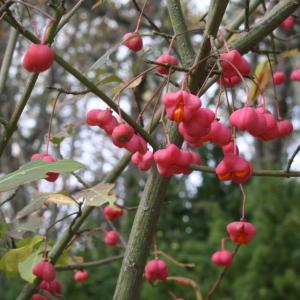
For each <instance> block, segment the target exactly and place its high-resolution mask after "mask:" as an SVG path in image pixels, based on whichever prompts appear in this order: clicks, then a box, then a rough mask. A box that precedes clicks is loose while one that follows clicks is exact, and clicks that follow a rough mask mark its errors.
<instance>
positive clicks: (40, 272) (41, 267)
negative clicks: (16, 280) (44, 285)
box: [32, 260, 55, 282]
mask: <svg viewBox="0 0 300 300" xmlns="http://www.w3.org/2000/svg"><path fill="white" fill-rule="evenodd" d="M32 273H33V275H35V276H37V277H39V278H41V279H43V280H45V281H48V282H50V281H53V280H54V279H55V268H54V266H53V265H52V264H51V263H50V262H48V261H47V260H42V261H40V262H39V263H37V264H36V265H35V266H34V267H33V269H32Z"/></svg>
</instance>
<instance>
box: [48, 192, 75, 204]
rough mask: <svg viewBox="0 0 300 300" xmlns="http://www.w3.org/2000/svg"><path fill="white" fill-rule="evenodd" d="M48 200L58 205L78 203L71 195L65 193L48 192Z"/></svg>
mask: <svg viewBox="0 0 300 300" xmlns="http://www.w3.org/2000/svg"><path fill="white" fill-rule="evenodd" d="M46 202H51V203H55V204H58V205H74V204H76V202H75V200H74V199H72V198H71V197H70V196H67V195H65V194H64V193H52V194H48V196H47V200H46Z"/></svg>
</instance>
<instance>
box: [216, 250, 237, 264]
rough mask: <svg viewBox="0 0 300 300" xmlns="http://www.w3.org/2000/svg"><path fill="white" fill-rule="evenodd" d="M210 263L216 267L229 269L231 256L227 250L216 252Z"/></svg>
mask: <svg viewBox="0 0 300 300" xmlns="http://www.w3.org/2000/svg"><path fill="white" fill-rule="evenodd" d="M211 261H212V263H213V264H215V265H217V266H221V267H229V266H231V265H232V254H231V253H230V252H229V251H227V250H220V251H216V252H215V253H214V254H213V255H212V257H211Z"/></svg>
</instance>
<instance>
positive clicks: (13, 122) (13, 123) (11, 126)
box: [0, 9, 63, 156]
mask: <svg viewBox="0 0 300 300" xmlns="http://www.w3.org/2000/svg"><path fill="white" fill-rule="evenodd" d="M62 14H63V12H62V11H61V10H59V9H57V10H56V12H55V19H54V22H53V24H52V25H51V27H50V29H49V35H48V38H47V42H48V43H51V42H52V41H53V39H54V37H55V33H54V31H55V29H56V27H57V25H58V23H59V20H60V19H61V17H62ZM5 18H9V19H11V21H12V23H13V26H14V25H15V26H16V27H15V26H14V27H15V28H16V29H17V30H19V29H20V26H21V25H20V24H19V23H18V22H17V21H16V20H15V19H14V18H13V17H12V14H11V12H10V11H8V10H7V15H6V16H5ZM21 27H22V26H21ZM38 77H39V73H33V74H32V75H31V76H30V79H29V82H28V84H27V87H26V89H25V92H24V94H23V96H22V98H21V100H20V102H19V103H18V104H17V107H16V109H15V111H14V112H13V115H12V116H11V118H10V120H9V122H8V124H7V127H6V130H5V132H4V134H3V136H2V137H1V139H0V156H1V155H2V153H3V151H4V149H5V147H6V146H7V144H8V142H9V140H10V138H11V136H12V135H13V133H14V132H15V130H16V129H17V123H18V121H19V119H20V117H21V114H22V112H23V110H24V108H25V106H26V104H27V102H28V100H29V98H30V96H31V93H32V90H33V88H34V86H35V84H36V81H37V79H38Z"/></svg>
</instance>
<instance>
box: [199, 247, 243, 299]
mask: <svg viewBox="0 0 300 300" xmlns="http://www.w3.org/2000/svg"><path fill="white" fill-rule="evenodd" d="M239 248H240V245H237V246H236V247H235V249H234V251H233V253H232V257H235V255H236V254H237V252H238V250H239ZM227 270H228V267H225V268H224V269H223V270H222V272H221V273H220V274H219V276H218V278H217V280H216V282H215V283H214V285H213V287H212V288H211V290H210V291H209V293H208V295H207V296H206V298H205V300H210V299H211V298H212V296H213V294H214V293H215V292H216V290H217V289H218V287H219V286H220V284H221V282H222V280H223V278H224V276H225V274H226V272H227Z"/></svg>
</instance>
